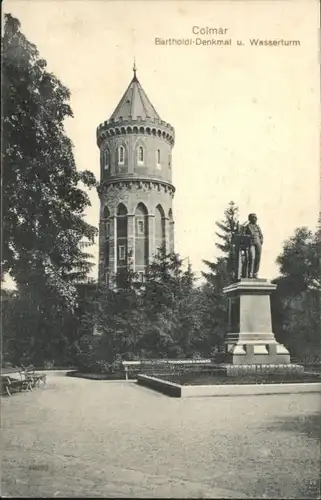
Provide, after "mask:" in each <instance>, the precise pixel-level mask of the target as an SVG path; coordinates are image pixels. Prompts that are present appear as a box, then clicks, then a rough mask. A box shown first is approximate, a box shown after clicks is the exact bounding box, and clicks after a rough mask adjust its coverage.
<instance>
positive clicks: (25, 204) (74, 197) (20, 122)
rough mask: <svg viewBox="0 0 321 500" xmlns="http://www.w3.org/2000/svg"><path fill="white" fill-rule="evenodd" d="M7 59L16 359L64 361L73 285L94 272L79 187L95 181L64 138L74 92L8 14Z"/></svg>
mask: <svg viewBox="0 0 321 500" xmlns="http://www.w3.org/2000/svg"><path fill="white" fill-rule="evenodd" d="M2 61H3V66H2V69H3V86H2V90H3V116H2V140H3V148H2V151H3V153H2V165H3V169H2V179H1V182H2V194H3V204H2V236H3V238H2V241H3V247H2V276H3V274H6V273H9V275H10V276H11V278H12V279H13V280H14V281H15V283H16V285H17V289H18V296H17V300H16V301H15V302H14V309H15V315H14V316H15V318H14V328H15V338H16V341H17V342H16V344H17V345H16V356H18V355H19V352H20V353H22V352H23V349H24V348H25V347H26V346H29V347H28V352H29V354H28V355H30V356H31V357H32V356H34V357H35V359H37V360H40V358H41V356H42V357H43V358H45V357H48V356H49V358H53V357H57V358H60V359H62V357H63V355H62V352H63V351H65V349H66V346H67V345H68V332H66V329H65V328H64V324H65V321H66V317H68V315H70V314H73V311H74V310H75V308H76V307H77V290H76V288H75V286H74V285H75V282H78V281H79V280H81V279H84V278H85V277H86V276H87V275H88V272H89V270H90V268H91V266H92V264H91V263H90V262H89V255H88V254H87V252H86V251H84V249H83V248H81V244H80V243H81V241H83V240H85V241H93V239H94V236H95V235H96V233H97V231H96V228H94V227H93V226H91V225H90V224H88V223H86V221H85V219H84V213H85V210H86V208H87V207H88V206H89V205H90V200H89V197H88V195H87V193H86V192H85V191H84V190H83V189H82V188H81V184H82V185H83V186H84V187H85V188H92V187H95V186H96V180H95V177H94V175H93V174H92V173H90V172H88V171H85V172H78V171H77V169H76V165H75V160H74V156H73V145H72V143H71V141H70V139H69V138H68V137H67V136H66V133H65V129H64V122H65V119H66V118H71V117H72V116H73V114H72V111H71V108H70V106H69V97H70V92H69V90H68V89H67V88H66V87H65V86H64V85H62V83H61V82H60V81H59V80H58V78H56V76H55V75H53V74H52V73H50V72H49V71H47V69H46V67H47V64H46V61H44V60H43V59H41V58H40V56H39V53H38V50H37V48H36V46H35V45H34V44H32V43H31V42H29V41H28V40H27V38H26V37H25V36H24V35H23V34H22V32H21V31H20V23H19V21H18V20H17V19H15V18H13V17H12V16H11V15H10V14H7V15H6V16H5V26H4V34H3V38H2ZM19 342H20V347H19ZM23 346H24V347H23Z"/></svg>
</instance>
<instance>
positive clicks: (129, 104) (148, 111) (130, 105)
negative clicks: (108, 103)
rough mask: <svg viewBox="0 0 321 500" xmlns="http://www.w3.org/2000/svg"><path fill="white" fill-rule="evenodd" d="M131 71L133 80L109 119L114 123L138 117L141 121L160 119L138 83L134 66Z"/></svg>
mask: <svg viewBox="0 0 321 500" xmlns="http://www.w3.org/2000/svg"><path fill="white" fill-rule="evenodd" d="M133 71H134V76H133V79H132V81H131V82H130V84H129V86H128V88H127V90H126V92H125V93H124V95H123V97H122V98H121V100H120V101H119V104H118V106H117V107H116V109H115V111H114V112H113V114H112V115H111V117H110V118H111V119H112V118H113V119H114V120H115V121H118V119H119V118H122V119H123V120H130V119H133V120H136V119H137V117H138V116H140V117H141V118H142V120H146V119H148V118H149V119H152V120H153V119H154V118H157V119H160V116H159V114H158V113H157V111H156V109H155V108H154V106H153V105H152V103H151V102H150V100H149V99H148V97H147V95H146V93H145V91H144V89H143V87H142V86H141V84H140V83H139V81H138V78H137V76H136V65H135V64H134V67H133Z"/></svg>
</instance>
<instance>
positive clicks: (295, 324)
mask: <svg viewBox="0 0 321 500" xmlns="http://www.w3.org/2000/svg"><path fill="white" fill-rule="evenodd" d="M320 262H321V247H320V226H319V227H318V229H317V231H316V233H315V234H313V232H312V231H310V230H309V229H307V228H306V227H302V228H297V229H296V230H295V232H294V235H293V236H292V237H291V238H289V239H288V240H287V241H286V242H285V243H284V247H283V251H282V253H281V254H280V255H279V256H278V258H277V263H278V265H279V266H280V272H281V275H280V276H279V277H278V278H277V279H276V280H274V282H275V283H276V284H277V285H278V288H277V291H276V294H275V296H274V297H273V296H272V300H273V306H274V307H273V310H274V328H275V333H276V337H277V339H278V340H279V341H281V342H283V343H285V345H287V347H288V348H289V350H290V352H291V354H292V355H293V356H295V357H297V358H300V359H303V358H305V357H309V356H310V357H313V356H317V355H318V356H320V355H321V338H320V319H321V308H320V295H321V289H320V287H319V283H320V273H321V270H320Z"/></svg>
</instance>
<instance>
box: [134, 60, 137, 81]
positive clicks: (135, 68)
mask: <svg viewBox="0 0 321 500" xmlns="http://www.w3.org/2000/svg"><path fill="white" fill-rule="evenodd" d="M136 71H137V67H136V58H135V57H134V65H133V72H134V78H136Z"/></svg>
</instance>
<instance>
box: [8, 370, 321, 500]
mask: <svg viewBox="0 0 321 500" xmlns="http://www.w3.org/2000/svg"><path fill="white" fill-rule="evenodd" d="M1 406H2V412H1V413H2V415H1V418H2V429H3V449H4V452H3V457H2V495H3V496H17V497H21V496H24V497H53V496H56V497H59V496H60V497H62V496H67V497H73V496H74V497H77V496H80V497H136V498H139V497H154V498H155V497H163V498H164V497H165V498H170V497H171V498H173V497H176V498H179V497H180V498H188V497H194V498H210V497H212V498H247V497H252V498H253V497H257V498H273V497H274V498H317V497H318V496H319V495H318V492H319V486H318V480H319V470H320V410H321V395H317V394H301V395H275V396H253V397H234V398H230V397H222V398H192V399H172V398H169V397H167V396H163V395H161V394H159V393H156V392H153V391H151V390H149V389H147V388H144V387H140V386H137V385H136V384H135V383H133V382H109V381H95V380H84V379H75V378H69V377H65V376H63V374H54V373H51V374H50V375H49V376H48V384H47V387H46V388H45V389H41V388H40V389H35V390H34V391H33V392H30V393H17V394H14V395H13V396H12V397H11V398H9V397H4V398H2V405H1Z"/></svg>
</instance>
